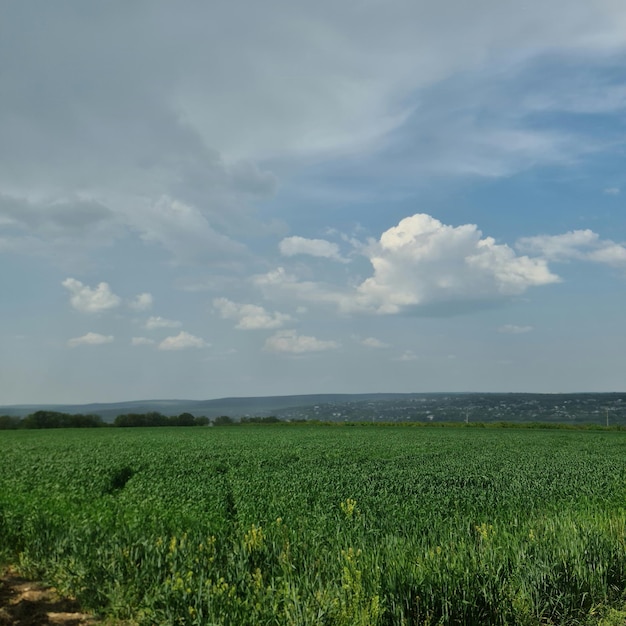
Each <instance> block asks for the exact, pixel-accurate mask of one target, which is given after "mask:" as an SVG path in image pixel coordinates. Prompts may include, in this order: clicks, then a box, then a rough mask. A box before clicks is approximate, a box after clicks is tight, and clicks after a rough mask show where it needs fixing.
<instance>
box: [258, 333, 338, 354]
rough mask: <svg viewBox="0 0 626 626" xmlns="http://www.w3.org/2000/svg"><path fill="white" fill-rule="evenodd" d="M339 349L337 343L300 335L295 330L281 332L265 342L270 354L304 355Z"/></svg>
mask: <svg viewBox="0 0 626 626" xmlns="http://www.w3.org/2000/svg"><path fill="white" fill-rule="evenodd" d="M338 347H339V344H338V343H337V342H336V341H329V340H322V339H317V338H316V337H310V336H307V335H298V334H297V333H296V331H295V330H281V331H278V332H277V333H274V334H273V335H272V336H271V337H269V338H268V339H267V340H266V341H265V350H267V351H268V352H288V353H292V354H303V353H305V352H323V351H326V350H335V349H336V348H338Z"/></svg>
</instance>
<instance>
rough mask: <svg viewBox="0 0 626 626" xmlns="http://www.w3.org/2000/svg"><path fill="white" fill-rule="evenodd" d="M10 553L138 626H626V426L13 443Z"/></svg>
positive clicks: (0, 488) (298, 431)
mask: <svg viewBox="0 0 626 626" xmlns="http://www.w3.org/2000/svg"><path fill="white" fill-rule="evenodd" d="M0 559H1V560H2V561H4V562H5V563H12V564H14V565H16V566H18V567H19V568H20V569H21V570H22V571H23V572H24V573H25V574H28V575H30V576H38V577H43V578H45V579H46V580H49V581H50V582H53V583H54V584H55V585H57V586H58V587H60V588H61V589H62V590H63V591H65V592H67V593H71V594H73V595H75V596H77V597H78V598H79V599H80V600H81V602H82V603H83V604H84V605H85V606H87V607H91V608H93V609H95V610H98V611H101V612H104V613H107V614H108V615H110V616H113V617H115V618H120V619H128V620H133V621H134V622H137V623H144V624H172V625H173V624H190V625H191V624H194V625H195V624H197V625H200V624H220V625H224V626H230V625H233V626H234V625H237V626H239V625H241V626H245V625H257V624H263V625H293V626H306V625H310V626H313V625H328V626H359V625H361V626H374V625H380V626H387V625H394V626H395V625H397V626H404V625H407V626H408V625H413V624H415V625H417V624H431V625H435V624H470V625H471V624H477V625H478V624H480V625H483V624H501V625H504V624H528V625H535V624H536V625H539V624H592V623H594V624H598V623H603V622H602V621H601V620H602V619H604V620H606V621H605V622H604V623H606V624H609V623H619V619H621V617H620V616H622V617H623V615H624V614H623V612H622V611H621V610H620V609H621V608H622V607H623V602H624V600H625V598H624V592H625V589H626V434H624V433H621V432H569V431H532V430H528V431H521V430H518V431H514V430H505V429H499V430H498V429H467V428H449V429H431V428H419V429H417V428H416V429H408V428H407V429H399V428H393V427H368V426H361V427H312V426H304V425H303V426H286V425H272V426H246V427H242V428H237V429H234V428H233V429H228V428H224V429H219V428H203V429H198V428H196V429H185V428H177V429H170V428H161V429H123V430H114V429H102V430H94V431H78V430H65V431H45V432H42V431H15V432H13V431H11V432H3V433H0ZM603 616H604V617H603ZM611 620H614V621H611Z"/></svg>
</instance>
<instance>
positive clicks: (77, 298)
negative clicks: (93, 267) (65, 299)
mask: <svg viewBox="0 0 626 626" xmlns="http://www.w3.org/2000/svg"><path fill="white" fill-rule="evenodd" d="M62 285H63V287H65V288H66V289H67V290H68V291H69V292H70V303H71V305H72V307H73V308H74V309H76V310H77V311H80V312H81V313H100V312H102V311H108V310H110V309H114V308H116V307H118V306H119V305H120V303H121V301H122V300H121V298H120V297H119V296H117V295H115V294H114V293H113V292H112V291H111V287H109V284H108V283H104V282H102V283H99V284H98V286H97V287H95V288H94V289H92V288H91V287H88V286H87V285H83V283H81V282H80V281H79V280H76V279H75V278H66V279H65V280H64V281H63V283H62Z"/></svg>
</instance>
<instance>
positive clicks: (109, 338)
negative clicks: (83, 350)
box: [67, 332, 114, 348]
mask: <svg viewBox="0 0 626 626" xmlns="http://www.w3.org/2000/svg"><path fill="white" fill-rule="evenodd" d="M113 340H114V337H113V335H101V334H100V333H91V332H90V333H87V334H86V335H83V336H82V337H74V338H73V339H70V340H69V341H68V342H67V345H68V346H69V347H70V348H76V347H78V346H100V345H102V344H105V343H112V342H113Z"/></svg>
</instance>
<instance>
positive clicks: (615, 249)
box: [516, 229, 626, 268]
mask: <svg viewBox="0 0 626 626" xmlns="http://www.w3.org/2000/svg"><path fill="white" fill-rule="evenodd" d="M516 247H517V248H518V249H519V250H522V251H526V252H530V253H533V254H539V255H541V256H543V257H544V258H546V259H547V260H549V261H569V260H572V259H575V260H581V261H592V262H595V263H603V264H605V265H610V266H612V267H618V268H623V267H626V246H624V245H622V244H618V243H615V242H614V241H611V240H610V239H600V235H598V234H597V233H595V232H593V231H592V230H590V229H586V230H572V231H569V232H567V233H564V234H562V235H537V236H535V237H524V238H522V239H520V240H519V241H518V242H517V245H516Z"/></svg>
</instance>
